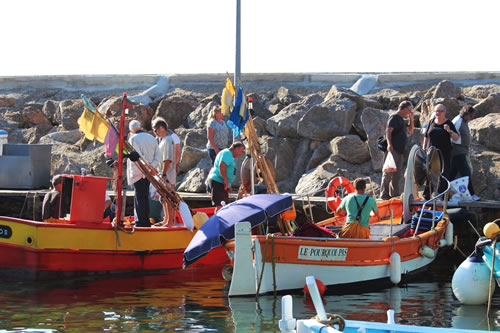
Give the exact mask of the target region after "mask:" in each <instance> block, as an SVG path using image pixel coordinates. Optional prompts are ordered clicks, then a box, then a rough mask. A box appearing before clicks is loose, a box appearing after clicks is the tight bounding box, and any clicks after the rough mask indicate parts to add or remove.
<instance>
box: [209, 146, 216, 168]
mask: <svg viewBox="0 0 500 333" xmlns="http://www.w3.org/2000/svg"><path fill="white" fill-rule="evenodd" d="M216 156H217V154H216V153H215V150H214V149H209V150H208V157H210V159H211V160H212V166H214V163H215V157H216Z"/></svg>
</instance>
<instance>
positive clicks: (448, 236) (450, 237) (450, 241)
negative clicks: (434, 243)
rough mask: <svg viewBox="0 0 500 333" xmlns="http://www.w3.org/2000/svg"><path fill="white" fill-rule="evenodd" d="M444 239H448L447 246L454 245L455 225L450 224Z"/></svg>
mask: <svg viewBox="0 0 500 333" xmlns="http://www.w3.org/2000/svg"><path fill="white" fill-rule="evenodd" d="M444 239H446V245H448V246H452V245H453V223H451V221H450V222H448V226H447V227H446V231H445V233H444Z"/></svg>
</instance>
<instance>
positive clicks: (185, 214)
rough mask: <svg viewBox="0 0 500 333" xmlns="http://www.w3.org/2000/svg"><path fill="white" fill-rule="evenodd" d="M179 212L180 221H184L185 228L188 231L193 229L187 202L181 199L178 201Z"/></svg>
mask: <svg viewBox="0 0 500 333" xmlns="http://www.w3.org/2000/svg"><path fill="white" fill-rule="evenodd" d="M179 214H181V218H182V222H183V223H184V225H185V226H186V228H187V229H188V230H189V231H193V229H194V221H193V217H192V216H191V211H190V210H189V207H188V205H187V203H185V202H184V201H181V202H180V203H179Z"/></svg>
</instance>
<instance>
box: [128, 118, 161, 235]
mask: <svg viewBox="0 0 500 333" xmlns="http://www.w3.org/2000/svg"><path fill="white" fill-rule="evenodd" d="M129 130H130V132H131V133H132V136H131V137H130V139H129V140H128V141H129V143H130V144H131V145H132V147H134V149H135V150H136V151H137V153H139V155H140V156H141V157H142V158H143V159H144V160H145V161H146V162H148V163H149V164H151V165H152V166H153V167H154V168H157V167H158V165H159V162H160V150H159V148H158V143H157V142H156V139H155V138H154V136H152V135H151V134H149V133H146V132H144V131H143V130H142V125H141V123H140V122H139V121H138V120H132V121H131V122H130V124H129ZM127 182H128V184H129V185H133V186H134V191H135V193H134V208H135V211H136V213H137V217H138V221H136V225H137V226H138V227H150V226H151V223H150V222H149V184H150V183H149V180H147V179H146V176H144V175H143V174H142V172H141V171H140V170H139V168H138V167H137V166H135V164H134V163H132V161H130V159H128V160H127Z"/></svg>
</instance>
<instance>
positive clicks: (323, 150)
mask: <svg viewBox="0 0 500 333" xmlns="http://www.w3.org/2000/svg"><path fill="white" fill-rule="evenodd" d="M312 151H313V153H312V156H311V159H310V160H309V162H308V163H307V167H306V170H307V171H309V170H311V169H314V168H315V167H317V166H318V165H320V164H321V163H322V162H324V161H325V160H326V159H327V158H328V157H329V156H330V155H331V154H332V147H331V145H330V143H329V142H321V143H320V144H319V145H318V146H317V147H315V148H314V149H312Z"/></svg>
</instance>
